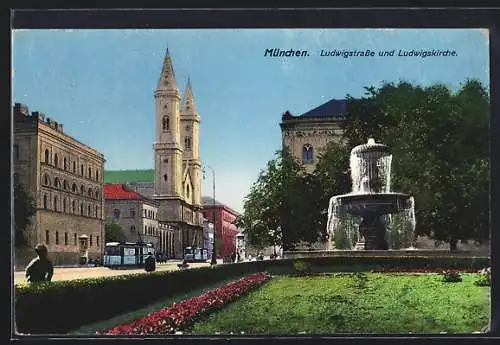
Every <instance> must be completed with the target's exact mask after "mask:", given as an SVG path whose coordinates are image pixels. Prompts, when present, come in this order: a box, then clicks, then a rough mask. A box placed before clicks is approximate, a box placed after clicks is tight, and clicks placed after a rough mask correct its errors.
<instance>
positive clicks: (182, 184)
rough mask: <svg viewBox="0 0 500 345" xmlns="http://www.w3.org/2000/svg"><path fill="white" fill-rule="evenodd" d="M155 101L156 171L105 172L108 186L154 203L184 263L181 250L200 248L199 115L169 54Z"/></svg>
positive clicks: (164, 62) (190, 93)
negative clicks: (180, 83)
mask: <svg viewBox="0 0 500 345" xmlns="http://www.w3.org/2000/svg"><path fill="white" fill-rule="evenodd" d="M154 97H155V102H156V114H155V124H156V130H155V141H154V144H153V151H154V169H152V170H151V169H146V170H122V171H106V172H105V173H106V176H109V179H108V178H107V177H106V181H107V182H113V183H126V184H127V186H128V187H129V188H131V189H133V190H136V191H137V192H139V193H141V194H142V195H144V196H147V197H150V198H152V199H153V200H156V201H157V202H158V221H159V222H160V223H162V224H167V225H169V226H171V227H173V228H174V229H175V234H174V254H175V258H182V257H183V252H184V248H185V247H188V246H194V245H196V246H198V247H202V246H203V213H202V205H201V177H202V176H201V161H200V155H199V125H200V115H199V114H198V112H197V110H196V104H195V99H194V95H193V90H192V87H191V82H190V80H189V79H188V81H187V85H186V89H185V91H184V94H183V97H182V98H181V94H180V92H179V89H178V88H177V80H176V78H175V73H174V69H173V63H172V57H171V56H170V53H169V52H168V49H167V52H166V55H165V58H164V61H163V67H162V70H161V73H160V78H159V81H158V84H157V87H156V90H155V92H154Z"/></svg>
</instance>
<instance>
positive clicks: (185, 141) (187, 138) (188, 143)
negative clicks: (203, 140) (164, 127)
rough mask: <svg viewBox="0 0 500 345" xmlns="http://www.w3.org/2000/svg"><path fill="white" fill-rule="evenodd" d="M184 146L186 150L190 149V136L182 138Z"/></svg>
mask: <svg viewBox="0 0 500 345" xmlns="http://www.w3.org/2000/svg"><path fill="white" fill-rule="evenodd" d="M184 148H185V149H186V150H191V138H190V137H186V138H185V139H184Z"/></svg>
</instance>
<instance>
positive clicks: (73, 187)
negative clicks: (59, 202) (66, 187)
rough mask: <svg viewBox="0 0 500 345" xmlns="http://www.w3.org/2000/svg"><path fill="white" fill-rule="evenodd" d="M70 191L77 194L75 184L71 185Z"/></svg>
mask: <svg viewBox="0 0 500 345" xmlns="http://www.w3.org/2000/svg"><path fill="white" fill-rule="evenodd" d="M71 190H72V191H73V193H78V187H77V186H76V183H73V186H72V187H71Z"/></svg>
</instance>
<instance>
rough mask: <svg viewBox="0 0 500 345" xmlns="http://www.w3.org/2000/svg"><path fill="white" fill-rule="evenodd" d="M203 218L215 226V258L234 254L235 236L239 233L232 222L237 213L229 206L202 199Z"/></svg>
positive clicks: (206, 198)
mask: <svg viewBox="0 0 500 345" xmlns="http://www.w3.org/2000/svg"><path fill="white" fill-rule="evenodd" d="M202 202H203V216H204V217H205V218H206V219H209V220H210V221H212V222H214V226H215V234H216V237H215V248H216V253H217V257H218V258H221V257H225V256H231V254H233V253H236V235H238V233H239V231H238V228H237V227H236V225H234V221H235V220H236V217H238V216H239V213H238V212H236V211H235V210H233V209H231V208H230V207H229V206H227V205H225V204H223V203H221V202H219V201H217V200H215V203H214V200H213V198H211V197H203V198H202Z"/></svg>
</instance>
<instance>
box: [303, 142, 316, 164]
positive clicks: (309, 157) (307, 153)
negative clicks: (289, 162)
mask: <svg viewBox="0 0 500 345" xmlns="http://www.w3.org/2000/svg"><path fill="white" fill-rule="evenodd" d="M302 163H303V164H312V163H313V147H312V146H311V145H310V144H305V145H304V147H303V148H302Z"/></svg>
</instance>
